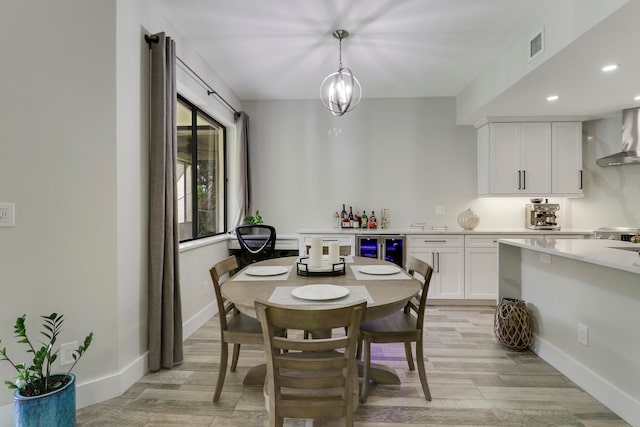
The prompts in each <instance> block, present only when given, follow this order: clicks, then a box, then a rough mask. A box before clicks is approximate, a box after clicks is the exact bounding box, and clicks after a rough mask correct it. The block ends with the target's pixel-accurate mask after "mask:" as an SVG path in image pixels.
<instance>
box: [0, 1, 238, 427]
mask: <svg viewBox="0 0 640 427" xmlns="http://www.w3.org/2000/svg"><path fill="white" fill-rule="evenodd" d="M152 6H153V2H152V0H138V1H135V2H134V1H131V0H90V1H87V0H60V1H57V2H55V3H48V2H37V1H23V2H10V3H7V4H6V5H5V4H3V7H2V13H1V14H0V36H2V39H3V40H5V41H6V43H4V45H3V60H2V64H3V65H2V67H0V71H1V73H2V74H1V77H2V78H0V92H1V93H2V97H1V101H0V129H2V138H1V139H0V147H1V148H2V151H1V152H0V202H13V203H15V204H16V226H15V227H13V228H0V292H1V297H0V339H2V346H3V347H4V346H6V347H7V349H8V351H9V353H10V354H15V355H16V356H17V360H19V361H22V360H24V357H25V353H24V351H23V350H24V348H23V346H20V345H17V344H16V343H15V340H14V338H13V325H14V322H15V319H16V317H18V316H20V315H22V314H24V313H26V314H27V317H28V324H27V326H28V328H29V330H31V331H32V333H33V334H34V336H33V338H34V339H39V337H38V333H39V329H40V322H39V316H40V315H43V314H50V313H51V312H53V311H56V312H59V313H63V314H64V315H65V318H66V323H65V328H64V331H63V334H62V336H61V338H60V341H61V342H63V343H64V342H67V341H72V340H81V339H83V338H84V336H85V335H86V334H87V333H88V332H89V331H93V332H94V333H95V338H94V342H93V344H92V345H91V348H90V349H89V351H88V352H87V354H86V355H85V356H84V357H83V359H82V360H81V361H80V363H79V364H78V365H77V366H76V368H75V369H74V372H75V373H76V374H78V393H77V396H78V397H77V403H78V407H83V406H85V405H87V404H91V403H95V402H98V401H101V400H104V399H107V398H110V397H114V396H117V395H119V394H121V393H122V392H123V391H125V390H126V389H127V388H128V387H129V385H130V384H132V383H133V382H134V381H136V380H137V379H138V378H139V377H140V376H141V375H143V374H144V372H145V370H146V351H147V335H146V334H147V303H146V298H147V256H146V253H147V243H146V242H147V219H146V218H147V209H146V203H147V187H148V184H147V178H146V177H147V170H146V164H147V152H148V150H147V144H148V130H147V129H148V119H147V117H148V61H149V53H148V46H147V44H146V43H145V42H144V38H143V36H144V34H145V33H155V32H160V31H166V32H167V35H169V36H171V37H173V38H174V39H176V40H177V43H178V48H177V51H178V55H179V56H181V57H182V58H183V59H184V60H185V61H186V62H187V63H188V64H189V65H190V66H191V67H192V68H194V69H195V70H197V72H198V74H200V75H201V76H203V77H204V78H205V79H206V80H207V82H209V83H210V84H211V85H212V86H213V87H214V88H215V89H216V90H218V91H220V92H221V93H223V94H224V96H225V98H226V99H227V100H229V101H230V102H231V103H232V104H233V105H235V106H236V107H237V108H239V109H240V108H241V106H240V102H239V101H238V99H237V97H236V96H235V95H234V94H233V92H232V91H231V89H229V88H228V86H226V85H225V84H224V82H222V81H221V80H220V79H219V77H218V76H217V75H216V74H215V72H214V71H213V70H211V69H209V68H207V67H206V66H205V65H204V62H203V61H202V59H201V58H199V57H198V56H197V55H196V54H195V53H194V52H193V51H192V50H191V49H190V48H189V45H188V43H187V42H186V41H185V40H183V39H182V37H181V36H180V34H178V33H177V32H176V31H175V30H173V29H172V27H171V26H170V25H169V24H168V23H167V22H166V20H165V19H164V18H163V17H162V16H158V15H157V14H155V13H154V12H153V10H152ZM25 26H27V27H29V28H31V29H37V30H34V31H25V28H26V27H25ZM18 35H19V36H18ZM178 79H179V82H178V83H179V87H180V89H181V91H182V92H183V93H185V94H186V95H188V96H189V98H190V99H191V100H192V101H193V102H196V103H198V105H200V106H201V107H202V108H203V109H205V110H206V111H207V112H208V113H210V114H211V115H213V116H214V117H216V119H218V120H219V121H221V122H222V123H223V124H224V125H225V126H227V127H228V128H227V130H228V132H229V137H230V138H234V137H235V130H234V126H233V113H232V112H230V111H229V110H228V109H227V108H226V107H224V106H223V105H222V104H221V103H220V102H219V101H217V100H216V99H215V98H214V97H209V96H207V95H206V89H203V88H202V87H200V86H199V85H197V84H195V83H194V81H193V80H192V79H191V78H190V77H189V76H188V75H186V74H185V73H184V72H180V73H179V76H178ZM229 149H230V150H233V149H234V144H230V147H229ZM216 242H217V243H216ZM210 243H211V244H210V245H208V246H200V247H197V248H190V250H186V251H185V252H184V253H182V254H181V262H182V264H183V265H184V267H183V270H182V271H181V280H182V298H183V318H184V320H185V326H184V330H185V335H186V336H188V334H189V333H191V332H192V331H193V330H195V329H197V327H199V326H200V325H201V324H202V323H204V322H205V321H206V320H207V319H208V318H209V317H210V316H211V314H212V313H213V305H212V304H213V293H212V291H211V285H210V284H209V286H208V289H205V288H206V287H205V284H204V283H205V281H206V280H207V277H208V269H209V268H210V267H211V265H212V264H213V263H215V262H216V261H217V260H218V259H220V258H222V257H224V256H226V255H227V250H226V242H224V241H221V239H212V242H210ZM209 281H210V280H209ZM54 368H55V369H56V370H60V369H61V368H60V367H58V366H55V367H54ZM13 377H15V371H13V370H12V368H10V366H9V365H8V364H7V363H1V364H0V379H1V380H2V381H4V380H6V379H11V378H13ZM11 396H12V393H11V392H10V391H8V390H7V391H5V392H2V393H0V426H3V427H4V426H9V425H12V421H11V419H12V415H11V414H12V412H11V405H10V402H11Z"/></svg>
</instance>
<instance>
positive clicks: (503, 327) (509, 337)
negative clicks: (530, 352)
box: [493, 298, 533, 350]
mask: <svg viewBox="0 0 640 427" xmlns="http://www.w3.org/2000/svg"><path fill="white" fill-rule="evenodd" d="M493 330H494V333H495V336H496V338H497V339H498V341H500V342H501V343H502V344H503V345H504V346H506V347H508V348H511V349H513V350H525V349H527V348H528V347H529V345H531V341H532V340H533V331H532V330H533V318H532V316H531V312H530V311H529V310H528V309H527V306H526V304H525V302H524V301H522V300H519V299H513V298H502V300H501V301H500V304H498V306H497V307H496V314H495V318H494V321H493Z"/></svg>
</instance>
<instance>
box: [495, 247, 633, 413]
mask: <svg viewBox="0 0 640 427" xmlns="http://www.w3.org/2000/svg"><path fill="white" fill-rule="evenodd" d="M616 248H627V249H631V248H634V249H640V244H635V245H634V244H632V243H629V242H622V241H611V240H572V239H553V240H547V239H517V240H516V239H514V240H499V241H498V275H499V296H500V298H503V297H510V298H520V299H522V300H524V301H525V302H526V303H527V306H528V307H529V309H530V310H531V311H532V313H533V318H534V331H533V332H534V342H533V344H532V346H531V349H532V350H533V351H534V352H535V353H537V354H538V355H539V356H540V357H541V358H542V359H544V360H545V361H547V362H548V363H550V364H551V365H553V366H554V367H555V368H557V369H558V370H559V371H561V372H562V373H563V374H565V375H566V376H567V377H569V378H570V379H571V380H572V381H574V382H575V383H576V384H578V385H579V386H580V387H582V388H583V389H584V390H586V391H587V392H589V393H590V394H592V395H593V396H594V397H596V398H597V399H598V400H600V401H601V402H602V403H604V404H605V405H606V406H608V407H609V408H610V409H611V410H613V411H614V412H616V413H617V414H618V415H619V416H620V417H622V418H624V419H625V420H626V421H627V422H629V423H630V424H631V425H640V328H639V326H640V256H639V255H638V253H637V252H636V251H632V250H625V249H616Z"/></svg>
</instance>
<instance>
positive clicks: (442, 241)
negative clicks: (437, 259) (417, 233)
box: [424, 240, 447, 243]
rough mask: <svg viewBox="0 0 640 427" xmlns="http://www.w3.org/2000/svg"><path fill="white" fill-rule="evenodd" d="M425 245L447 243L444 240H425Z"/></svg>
mask: <svg viewBox="0 0 640 427" xmlns="http://www.w3.org/2000/svg"><path fill="white" fill-rule="evenodd" d="M424 242H425V243H447V241H446V240H425V241H424Z"/></svg>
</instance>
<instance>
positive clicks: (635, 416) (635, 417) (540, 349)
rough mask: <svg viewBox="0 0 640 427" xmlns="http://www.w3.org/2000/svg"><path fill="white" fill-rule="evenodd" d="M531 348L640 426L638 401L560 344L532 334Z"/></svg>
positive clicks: (639, 405) (614, 410)
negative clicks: (569, 353) (570, 353)
mask: <svg viewBox="0 0 640 427" xmlns="http://www.w3.org/2000/svg"><path fill="white" fill-rule="evenodd" d="M531 348H532V350H533V351H534V352H535V353H537V354H538V356H540V357H541V358H542V359H543V360H545V361H546V362H547V363H549V364H550V365H551V366H553V367H554V368H556V369H557V370H559V371H560V372H562V373H563V374H564V375H566V376H567V377H568V378H569V379H570V380H571V381H573V382H574V383H576V384H577V385H579V386H580V387H581V388H582V389H584V390H585V391H586V392H587V393H589V394H591V395H592V396H593V397H595V398H596V399H598V400H599V401H600V402H602V403H603V404H604V405H605V406H606V407H608V408H609V409H611V410H612V411H613V412H615V413H616V414H617V415H618V416H619V417H620V418H622V419H624V420H625V421H626V422H628V423H629V424H631V425H632V426H640V402H638V401H637V400H636V399H634V398H633V397H632V396H629V394H627V393H626V392H625V391H623V390H620V389H619V388H618V387H617V386H615V385H614V384H612V383H611V382H609V381H608V380H607V379H606V378H603V377H602V376H600V375H598V374H597V373H596V372H593V371H592V370H591V369H590V368H589V367H587V366H585V365H583V364H582V363H580V362H579V361H578V360H576V359H574V358H573V357H571V356H570V355H568V354H567V353H565V352H564V351H562V350H561V349H560V348H558V347H556V346H555V345H553V344H551V343H550V342H548V341H545V340H544V339H541V338H540V337H538V336H535V339H534V345H533V346H532V347H531Z"/></svg>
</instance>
